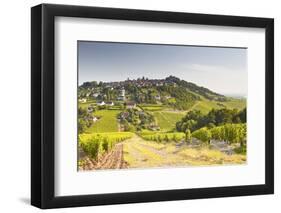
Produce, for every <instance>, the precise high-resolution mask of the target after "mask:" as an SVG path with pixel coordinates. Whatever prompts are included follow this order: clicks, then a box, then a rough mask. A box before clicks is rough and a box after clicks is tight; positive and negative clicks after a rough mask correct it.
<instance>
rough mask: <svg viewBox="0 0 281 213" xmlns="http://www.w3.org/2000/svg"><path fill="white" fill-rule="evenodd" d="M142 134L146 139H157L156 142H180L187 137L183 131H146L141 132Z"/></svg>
mask: <svg viewBox="0 0 281 213" xmlns="http://www.w3.org/2000/svg"><path fill="white" fill-rule="evenodd" d="M140 136H141V137H142V138H143V139H144V140H148V141H156V142H164V141H166V142H171V141H175V142H178V141H180V140H182V139H183V138H185V134H184V133H181V132H171V133H163V132H149V131H145V132H141V133H140Z"/></svg>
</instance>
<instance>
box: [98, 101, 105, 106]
mask: <svg viewBox="0 0 281 213" xmlns="http://www.w3.org/2000/svg"><path fill="white" fill-rule="evenodd" d="M97 105H98V106H104V105H105V103H104V101H101V102H98V103H97Z"/></svg>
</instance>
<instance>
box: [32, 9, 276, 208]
mask: <svg viewBox="0 0 281 213" xmlns="http://www.w3.org/2000/svg"><path fill="white" fill-rule="evenodd" d="M58 16H63V17H81V18H82V17H83V18H100V19H115V20H131V21H146V22H162V23H182V24H200V25H217V26H237V27H251V28H264V29H265V32H266V33H265V34H266V41H265V43H266V48H265V51H266V52H265V61H266V64H265V76H266V77H265V85H266V97H265V99H266V106H265V107H266V110H265V115H266V118H265V121H266V125H265V126H266V128H265V131H266V135H265V138H264V139H262V138H261V140H264V141H265V161H266V162H265V184H261V185H246V186H225V187H213V188H197V189H177V190H163V191H144V192H130V193H112V194H93V195H78V196H77V195H73V196H61V197H56V196H55V195H54V189H55V181H54V178H55V171H54V166H55V165H54V163H55V161H54V157H55V156H54V150H55V146H54V141H55V140H54V133H55V107H54V105H55V99H54V97H55V85H54V78H55V75H54V74H55V73H54V72H55V69H54V65H55V64H54V59H55V58H54V57H55V54H54V50H55V47H54V21H55V17H58ZM272 193H274V20H273V19H271V18H256V17H240V16H224V15H208V14H194V13H178V12H164V11H148V10H131V9H113V8H102V7H86V6H67V5H53V4H41V5H38V6H35V7H32V8H31V204H32V205H34V206H36V207H39V208H42V209H46V208H60V207H76V206H90V205H106V204H122V203H139V202H155V201H169V200H183V199H197V198H217V197H228V196H246V195H260V194H272Z"/></svg>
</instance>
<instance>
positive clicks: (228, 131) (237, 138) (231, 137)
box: [191, 123, 247, 147]
mask: <svg viewBox="0 0 281 213" xmlns="http://www.w3.org/2000/svg"><path fill="white" fill-rule="evenodd" d="M191 136H192V137H194V138H197V139H198V140H200V141H203V142H205V143H208V142H210V140H211V139H214V140H219V141H226V142H227V143H229V144H232V143H240V147H244V146H245V145H246V137H247V125H246V124H245V123H244V124H225V125H222V126H217V127H213V128H211V129H208V128H207V127H203V128H200V129H198V130H196V131H194V132H192V134H191Z"/></svg>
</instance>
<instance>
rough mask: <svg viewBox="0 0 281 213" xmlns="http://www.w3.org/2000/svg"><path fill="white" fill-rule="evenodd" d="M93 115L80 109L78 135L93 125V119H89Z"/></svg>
mask: <svg viewBox="0 0 281 213" xmlns="http://www.w3.org/2000/svg"><path fill="white" fill-rule="evenodd" d="M90 117H91V114H89V113H88V111H87V110H86V109H83V108H81V107H79V108H78V133H79V134H81V133H83V132H85V130H86V129H87V128H89V127H90V126H92V125H93V119H89V118H90Z"/></svg>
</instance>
